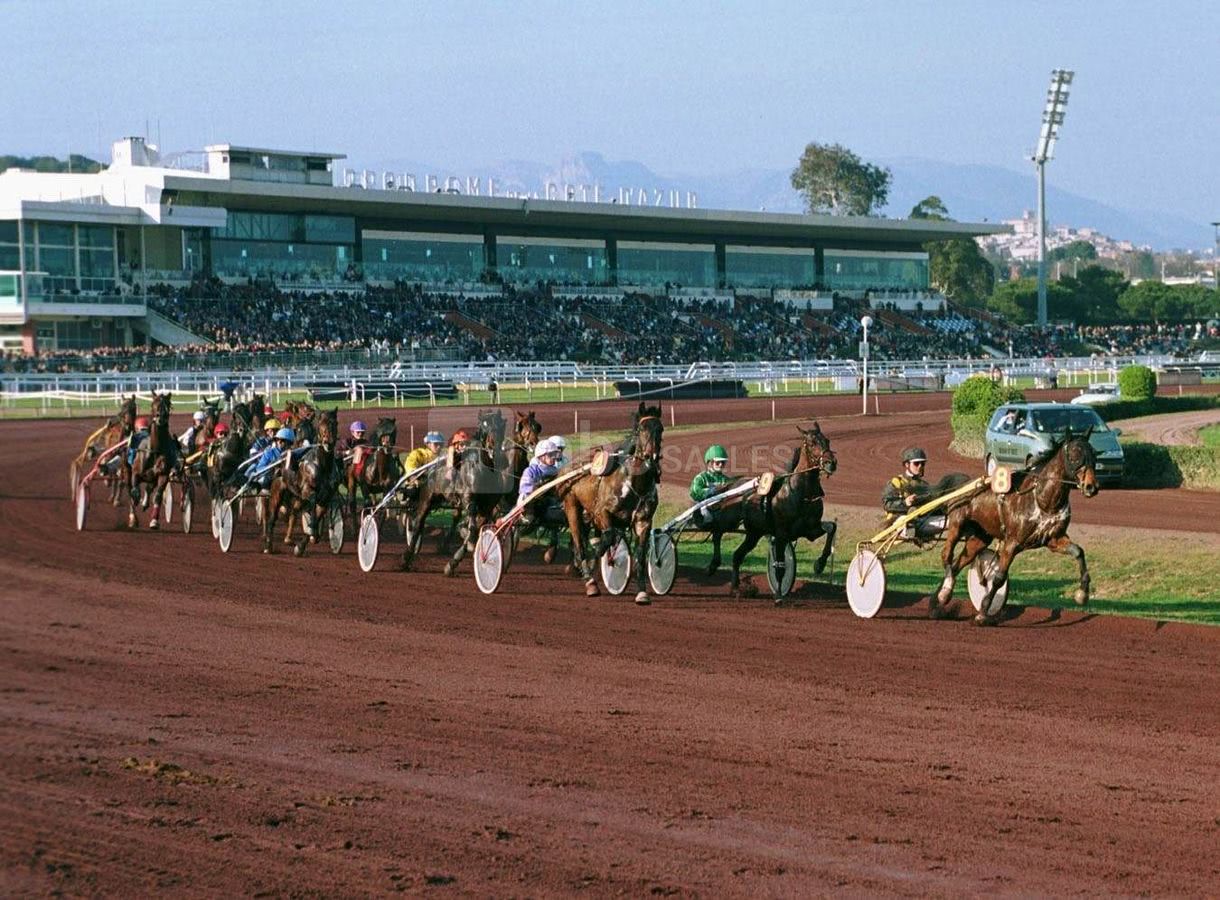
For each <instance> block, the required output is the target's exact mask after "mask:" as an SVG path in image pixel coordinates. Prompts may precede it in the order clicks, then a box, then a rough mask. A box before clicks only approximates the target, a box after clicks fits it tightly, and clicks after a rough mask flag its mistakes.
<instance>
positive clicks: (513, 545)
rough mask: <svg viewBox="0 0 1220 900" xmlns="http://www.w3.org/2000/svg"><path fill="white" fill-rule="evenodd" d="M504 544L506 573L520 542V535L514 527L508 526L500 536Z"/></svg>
mask: <svg viewBox="0 0 1220 900" xmlns="http://www.w3.org/2000/svg"><path fill="white" fill-rule="evenodd" d="M500 541H501V542H502V543H503V544H504V571H505V572H507V571H508V570H509V568H510V567H511V566H512V564H513V555H514V554H515V553H516V552H517V544H519V543H520V542H521V533H520V531H519V530H518V529H517V526H516V525H509V526H508V527H507V528H505V529H504V532H503V533H502V534H501V535H500Z"/></svg>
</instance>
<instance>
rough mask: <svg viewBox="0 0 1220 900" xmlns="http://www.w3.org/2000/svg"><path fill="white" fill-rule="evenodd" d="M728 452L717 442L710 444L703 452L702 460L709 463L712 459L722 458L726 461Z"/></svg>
mask: <svg viewBox="0 0 1220 900" xmlns="http://www.w3.org/2000/svg"><path fill="white" fill-rule="evenodd" d="M728 458H729V453H728V451H727V450H725V449H724V448H723V447H721V446H720V445H719V444H712V446H710V447H708V448H707V452H705V453H704V454H703V462H704V463H710V462H711V461H712V460H713V459H723V460H725V461H726V462H727V461H728Z"/></svg>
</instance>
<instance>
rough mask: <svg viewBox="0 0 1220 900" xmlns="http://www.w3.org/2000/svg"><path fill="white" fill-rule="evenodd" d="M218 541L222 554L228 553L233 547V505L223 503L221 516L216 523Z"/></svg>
mask: <svg viewBox="0 0 1220 900" xmlns="http://www.w3.org/2000/svg"><path fill="white" fill-rule="evenodd" d="M216 539H217V540H218V541H219V542H220V552H221V553H228V552H229V548H230V547H232V546H233V504H232V503H227V502H226V503H222V504H221V505H220V515H219V516H218V517H217V521H216Z"/></svg>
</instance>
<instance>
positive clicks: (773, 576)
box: [767, 538, 796, 600]
mask: <svg viewBox="0 0 1220 900" xmlns="http://www.w3.org/2000/svg"><path fill="white" fill-rule="evenodd" d="M795 582H796V548H795V547H793V545H792V542H791V541H789V542H788V543H787V544H785V545H784V558H783V559H782V560H781V559H779V558H778V557H777V556H776V554H775V538H771V539H770V540H769V541H768V543H767V586H768V587H770V588H771V596H772V597H774V598H775V599H776V600H783V599H784V598H785V597H787V596H788V594H789V593H790V592H791V591H792V585H793V584H794V583H795Z"/></svg>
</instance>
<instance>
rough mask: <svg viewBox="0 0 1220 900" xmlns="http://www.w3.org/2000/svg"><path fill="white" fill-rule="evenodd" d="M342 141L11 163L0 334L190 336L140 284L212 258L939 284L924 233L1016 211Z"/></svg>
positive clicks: (223, 272) (434, 269) (937, 234)
mask: <svg viewBox="0 0 1220 900" xmlns="http://www.w3.org/2000/svg"><path fill="white" fill-rule="evenodd" d="M197 156H198V155H197ZM343 158H344V157H343V156H342V155H341V154H335V153H314V152H309V153H306V152H291V151H284V150H273V149H265V148H256V147H239V146H235V145H230V144H219V145H214V146H209V147H207V148H206V149H205V150H204V152H203V153H202V154H201V158H199V159H191V160H190V164H189V165H188V164H187V156H186V155H181V156H179V157H176V158H172V159H171V158H166V159H162V158H161V157H160V156H159V154H158V152H157V150H156V148H154V147H152V146H151V145H149V144H146V143H145V142H144V141H143V140H142V139H140V138H126V139H123V140H121V141H118V142H116V143H115V144H114V148H113V158H112V162H111V165H110V166H109V167H107V168H106V169H104V170H103V171H101V172H99V173H96V174H71V173H68V174H64V173H38V172H29V171H23V170H19V169H10V170H9V171H7V172H4V173H2V174H0V349H22V350H25V351H26V352H32V351H34V350H35V349H40V350H41V349H52V350H55V349H69V348H89V347H96V346H110V347H114V346H127V345H132V344H143V343H145V342H149V341H155V342H161V343H169V344H172V343H181V342H186V341H188V340H190V339H191V337H192V336H191V335H190V334H189V333H186V332H184V331H183V330H182V329H181V328H178V327H177V326H176V325H174V323H172V322H170V321H168V320H166V319H163V318H162V317H160V316H159V315H157V314H156V313H155V312H153V311H151V310H150V309H149V308H148V307H147V305H146V302H145V297H146V293H147V289H148V287H149V286H150V285H154V284H170V285H184V286H185V285H187V284H189V283H190V282H191V281H192V280H193V279H196V278H200V277H205V276H207V277H215V278H218V279H220V280H222V281H225V282H228V283H244V282H247V281H250V280H254V281H259V282H264V283H266V282H270V283H274V284H276V285H278V286H280V287H282V288H284V289H286V290H307V291H308V290H328V291H334V290H352V291H354V292H358V291H359V290H360V289H362V288H364V287H366V286H368V285H389V284H393V283H395V282H398V283H403V282H407V283H415V284H423V285H425V286H428V287H429V288H430V289H432V288H435V289H438V290H445V291H449V292H469V293H477V292H479V291H494V290H495V286H496V285H498V284H501V283H505V284H533V283H536V282H547V283H550V284H553V285H560V286H565V287H569V286H570V287H571V288H572V289H573V290H581V291H586V292H604V293H606V294H613V293H615V292H618V293H620V294H621V293H622V292H623V291H625V290H638V291H642V292H651V293H661V292H670V293H673V292H684V293H687V294H689V295H691V296H699V297H714V298H718V299H724V300H726V301H727V302H731V300H732V298H733V297H734V296H736V295H739V294H742V293H752V294H755V295H760V294H765V295H767V296H776V297H779V298H782V299H785V300H787V301H789V302H791V303H793V304H797V305H804V306H809V307H813V308H818V307H821V308H826V309H828V308H829V306H830V303H831V298H832V296H833V294H834V293H852V294H855V295H857V296H860V295H863V294H864V292H866V291H869V292H874V293H877V292H882V295H883V296H885V297H887V298H894V299H895V300H896V301H897V302H898V304H899V305H902V304H903V303H915V304H927V303H933V302H937V301H936V298H934V297H931V296H929V285H928V255H927V253H926V252H925V251H924V249H923V245H924V244H925V243H926V242H928V241H937V240H945V239H949V238H959V237H974V236H979V235H986V234H994V233H997V232H1000V231H1006V230H1007V228H1006V227H1005V226H996V225H985V224H969V223H957V222H937V221H919V220H911V221H905V220H891V219H875V218H853V217H832V216H804V215H787V214H774V213H762V212H757V213H755V212H735V211H722V210H705V209H674V208H669V207H650V206H627V205H619V204H617V203H589V202H573V201H568V200H539V199H533V198H531V199H521V198H509V197H494V196H491V197H489V196H468V195H464V194H461V193H457V192H434V193H425V192H420V191H413V190H403V189H401V187H399V188H395V187H394V186H393V185H391V186H390V188H389V189H366V188H363V187H360V186H350V187H344V186H337V185H336V184H335V174H334V171H333V168H334V165H335V162H336V161H337V160H341V159H343ZM358 302H359V300H358V296H353V303H358Z"/></svg>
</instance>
